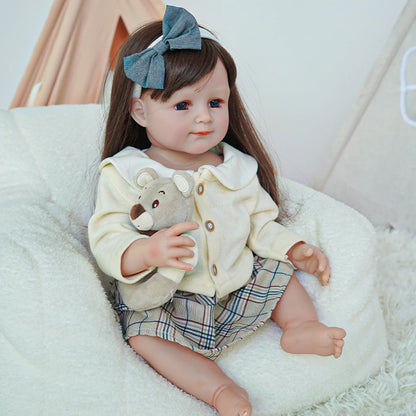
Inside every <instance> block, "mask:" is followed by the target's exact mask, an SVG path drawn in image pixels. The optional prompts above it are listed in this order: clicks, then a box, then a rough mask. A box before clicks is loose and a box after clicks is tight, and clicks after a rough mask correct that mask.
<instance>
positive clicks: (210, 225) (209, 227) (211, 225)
mask: <svg viewBox="0 0 416 416" xmlns="http://www.w3.org/2000/svg"><path fill="white" fill-rule="evenodd" d="M205 228H206V229H207V230H208V231H209V232H212V231H214V229H215V225H214V223H213V222H212V221H211V220H209V221H206V222H205Z"/></svg>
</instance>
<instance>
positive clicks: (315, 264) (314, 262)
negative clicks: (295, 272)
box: [287, 242, 329, 286]
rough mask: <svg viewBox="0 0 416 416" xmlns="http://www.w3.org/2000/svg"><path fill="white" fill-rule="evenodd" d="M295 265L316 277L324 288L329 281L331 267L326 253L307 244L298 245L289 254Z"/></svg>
mask: <svg viewBox="0 0 416 416" xmlns="http://www.w3.org/2000/svg"><path fill="white" fill-rule="evenodd" d="M287 256H288V257H289V260H290V261H291V262H292V263H293V265H294V266H295V267H296V268H298V269H299V270H302V271H304V272H306V273H309V274H313V275H314V276H316V277H317V278H318V279H319V281H320V282H321V284H322V285H323V286H325V285H327V284H328V281H329V265H328V260H327V258H326V256H325V254H324V253H322V251H321V250H319V248H318V247H315V246H313V245H311V244H307V243H303V242H301V243H296V244H295V245H294V246H293V247H291V248H290V250H289V251H288V252H287Z"/></svg>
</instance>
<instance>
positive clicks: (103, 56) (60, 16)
mask: <svg viewBox="0 0 416 416" xmlns="http://www.w3.org/2000/svg"><path fill="white" fill-rule="evenodd" d="M164 10H165V5H164V4H163V2H162V0H105V1H103V0H55V2H54V4H53V5H52V8H51V11H50V13H49V16H48V19H47V21H46V24H45V27H44V28H43V31H42V33H41V36H40V38H39V40H38V43H37V45H36V47H35V50H34V52H33V55H32V57H31V60H30V62H29V64H28V67H27V68H26V71H25V74H24V76H23V78H22V80H21V82H20V84H19V87H18V89H17V91H16V95H15V97H14V99H13V101H12V103H11V105H10V108H13V107H25V106H29V105H34V106H40V105H53V104H87V103H97V102H98V101H99V98H100V95H101V92H102V87H103V83H104V80H105V76H106V73H107V71H108V69H109V65H110V60H111V58H112V55H114V52H115V50H116V49H118V46H120V44H121V43H122V41H123V40H124V39H125V38H126V37H127V36H128V33H132V32H133V31H134V30H135V29H136V28H137V27H138V26H140V25H142V24H144V23H146V22H150V21H153V20H161V19H162V17H163V14H164Z"/></svg>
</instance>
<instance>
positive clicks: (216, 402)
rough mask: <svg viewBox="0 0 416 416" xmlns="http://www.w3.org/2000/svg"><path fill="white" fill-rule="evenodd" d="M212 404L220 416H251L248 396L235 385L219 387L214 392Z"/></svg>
mask: <svg viewBox="0 0 416 416" xmlns="http://www.w3.org/2000/svg"><path fill="white" fill-rule="evenodd" d="M212 402H213V406H214V407H215V408H216V409H217V410H218V413H219V414H220V415H221V416H251V405H250V402H249V400H248V394H247V392H246V391H245V390H244V389H242V388H241V387H239V386H237V384H225V385H222V386H220V387H219V388H218V389H217V391H216V392H215V394H214V397H213V399H212Z"/></svg>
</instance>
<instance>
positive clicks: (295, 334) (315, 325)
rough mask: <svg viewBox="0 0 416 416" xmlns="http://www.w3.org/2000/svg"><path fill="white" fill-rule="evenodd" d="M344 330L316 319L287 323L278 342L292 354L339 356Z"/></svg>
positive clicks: (342, 344)
mask: <svg viewBox="0 0 416 416" xmlns="http://www.w3.org/2000/svg"><path fill="white" fill-rule="evenodd" d="M345 335H346V332H345V331H344V330H343V329H342V328H337V327H328V326H326V325H324V324H322V323H321V322H318V321H306V322H301V323H296V324H292V325H288V326H287V327H286V328H285V330H284V332H283V335H282V339H281V340H280V344H281V345H282V348H283V350H284V351H286V352H290V353H293V354H317V355H324V356H327V355H333V356H334V357H335V358H338V357H340V356H341V353H342V348H343V346H344V339H343V338H344V337H345Z"/></svg>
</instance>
